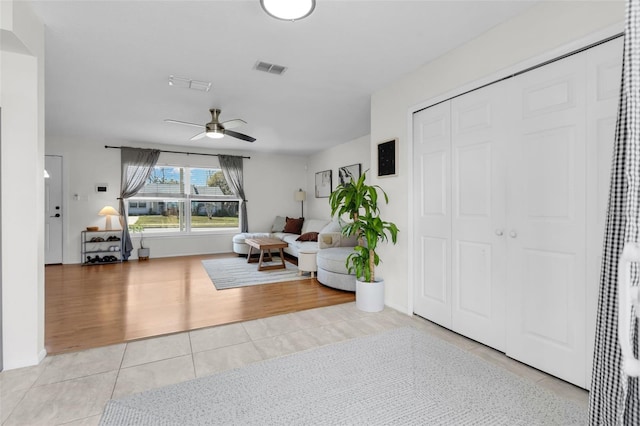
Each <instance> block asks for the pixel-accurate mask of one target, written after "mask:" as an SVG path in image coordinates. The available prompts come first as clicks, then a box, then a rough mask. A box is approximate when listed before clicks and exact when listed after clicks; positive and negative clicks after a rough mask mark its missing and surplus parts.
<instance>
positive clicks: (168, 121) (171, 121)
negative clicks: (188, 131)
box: [164, 118, 204, 129]
mask: <svg viewBox="0 0 640 426" xmlns="http://www.w3.org/2000/svg"><path fill="white" fill-rule="evenodd" d="M164 122H165V123H172V124H182V125H184V126H192V127H200V128H201V129H202V128H204V126H203V125H202V124H196V123H189V122H186V121H178V120H171V119H169V118H166V119H165V120H164Z"/></svg>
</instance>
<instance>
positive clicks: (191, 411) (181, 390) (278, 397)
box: [100, 327, 587, 426]
mask: <svg viewBox="0 0 640 426" xmlns="http://www.w3.org/2000/svg"><path fill="white" fill-rule="evenodd" d="M586 422H587V409H586V405H581V404H578V403H575V402H571V401H567V400H564V399H561V398H559V397H557V396H556V395H555V394H553V393H551V392H549V391H547V390H545V389H543V388H541V387H538V386H537V385H534V384H532V383H530V382H527V381H525V380H523V379H521V378H519V377H518V376H516V375H514V374H512V373H510V372H508V371H506V370H503V369H501V368H499V367H497V366H495V365H493V364H490V363H488V362H486V361H484V360H482V359H480V358H478V357H475V356H474V355H471V354H469V353H467V352H464V351H463V350H461V349H458V348H457V347H455V346H453V345H451V344H449V343H446V342H444V341H442V340H439V339H437V338H435V337H432V336H430V335H428V334H426V333H425V332H423V331H419V330H416V329H413V328H409V327H407V328H400V329H395V330H392V331H388V332H385V333H381V334H377V335H372V336H367V337H361V338H357V339H353V340H349V341H345V342H342V343H337V344H333V345H328V346H324V347H321V348H316V349H311V350H309V351H305V352H299V353H296V354H292V355H288V356H284V357H280V358H275V359H270V360H267V361H262V362H258V363H255V364H251V365H248V366H245V367H243V368H239V369H236V370H230V371H225V372H222V373H218V374H214V375H212V376H207V377H202V378H198V379H195V380H190V381H188V382H184V383H179V384H175V385H171V386H166V387H163V388H159V389H154V390H151V391H147V392H143V393H139V394H136V395H131V396H128V397H125V398H122V399H118V400H111V401H109V403H108V404H107V406H106V408H105V411H104V413H103V415H102V419H101V421H100V424H101V425H125V424H127V425H130V424H135V425H151V424H153V425H165V424H172V425H178V424H179V425H198V424H221V425H231V424H238V425H240V424H241V425H266V424H269V425H271V424H298V425H303V424H304V425H310V424H322V425H325V424H363V425H365V424H366V425H378V424H423V425H492V426H494V425H579V424H580V425H582V424H586Z"/></svg>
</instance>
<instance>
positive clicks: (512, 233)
mask: <svg viewBox="0 0 640 426" xmlns="http://www.w3.org/2000/svg"><path fill="white" fill-rule="evenodd" d="M509 236H510V237H511V238H516V237H517V236H518V233H517V232H516V231H511V232H509Z"/></svg>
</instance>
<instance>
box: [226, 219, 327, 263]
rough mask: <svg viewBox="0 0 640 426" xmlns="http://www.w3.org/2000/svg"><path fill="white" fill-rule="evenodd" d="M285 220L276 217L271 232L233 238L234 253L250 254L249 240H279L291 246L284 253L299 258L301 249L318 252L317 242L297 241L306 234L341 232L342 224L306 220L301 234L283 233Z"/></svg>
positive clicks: (253, 233) (246, 233) (247, 233)
mask: <svg viewBox="0 0 640 426" xmlns="http://www.w3.org/2000/svg"><path fill="white" fill-rule="evenodd" d="M280 219H284V218H282V217H281V216H278V217H276V220H275V221H274V224H273V225H272V227H271V230H270V231H269V232H244V233H242V234H236V235H235V236H234V237H233V251H234V253H238V254H247V253H249V246H248V245H247V243H245V242H244V240H246V239H249V238H267V237H268V238H277V239H279V240H282V241H284V242H286V243H288V244H289V246H288V247H287V248H285V249H284V252H285V253H287V254H290V255H291V256H294V257H298V253H299V251H300V250H301V249H303V251H304V252H306V253H308V252H309V251H312V252H314V251H315V252H317V251H318V242H317V241H297V239H298V238H299V237H300V236H301V235H304V234H306V233H309V232H317V233H318V234H320V233H321V232H340V224H339V223H337V222H332V221H329V220H324V219H305V220H304V223H303V224H302V231H301V232H300V234H291V233H286V232H283V229H284V224H282V226H280V223H281V220H280Z"/></svg>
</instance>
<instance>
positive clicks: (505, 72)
mask: <svg viewBox="0 0 640 426" xmlns="http://www.w3.org/2000/svg"><path fill="white" fill-rule="evenodd" d="M623 35H624V33H622V32H620V27H619V26H618V25H612V26H609V27H607V28H605V29H603V30H600V31H596V32H594V33H591V34H589V35H586V36H585V37H581V38H579V39H577V40H574V41H572V42H570V43H567V44H565V45H563V46H560V47H557V48H555V49H552V50H550V51H548V52H545V53H543V54H541V55H537V56H535V57H532V58H529V59H527V60H524V61H521V62H518V63H516V64H514V65H511V66H509V67H506V68H503V69H501V70H498V71H495V72H493V73H491V74H490V75H488V76H486V77H483V78H480V79H477V80H474V81H471V82H469V83H465V84H463V85H461V86H459V87H457V88H455V89H451V90H449V91H447V92H445V93H443V94H441V95H438V96H435V97H432V98H430V99H427V100H425V101H422V102H419V103H417V104H415V105H412V106H410V107H409V108H408V109H407V115H406V117H407V122H406V123H407V141H409V142H410V143H408V144H407V145H408V149H407V156H406V158H405V160H406V165H407V170H408V174H407V176H408V177H409V178H408V182H407V189H408V194H413V191H414V190H415V187H414V183H413V181H414V178H415V176H414V174H415V173H416V171H415V169H414V167H413V156H414V149H413V138H414V134H413V115H414V114H415V113H417V112H419V111H421V110H423V109H426V108H429V107H431V106H434V105H436V104H438V103H441V102H444V101H447V100H449V99H452V98H455V97H458V96H462V95H464V94H465V93H468V92H472V91H474V90H477V89H480V88H482V87H484V86H488V85H491V84H493V83H497V82H499V81H501V80H505V79H508V78H511V77H515V76H516V75H518V74H522V73H525V72H527V71H531V70H532V69H535V68H539V67H541V66H544V65H547V64H548V63H550V62H554V61H557V60H560V59H563V58H565V57H567V56H571V55H573V54H575V53H579V52H581V51H583V50H587V49H589V48H592V47H595V46H597V45H599V44H602V43H606V42H607V41H611V40H613V39H616V38H619V37H622V36H623ZM414 209H415V203H414V200H413V197H412V196H410V197H408V210H409V214H408V216H409V217H408V222H407V225H408V226H407V228H408V229H407V233H408V235H412V236H415V232H414V231H415V221H416V215H415V211H414ZM415 244H416V242H415V240H414V237H412V238H411V239H410V241H409V247H408V254H409V255H408V256H407V260H408V265H407V266H408V270H409V276H408V278H409V279H408V289H407V311H406V313H407V315H415V313H414V287H415V283H416V276H415V253H414V250H413V249H414V247H415Z"/></svg>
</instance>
